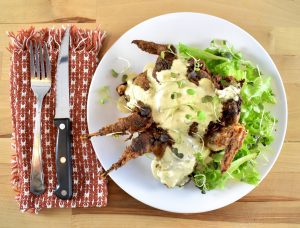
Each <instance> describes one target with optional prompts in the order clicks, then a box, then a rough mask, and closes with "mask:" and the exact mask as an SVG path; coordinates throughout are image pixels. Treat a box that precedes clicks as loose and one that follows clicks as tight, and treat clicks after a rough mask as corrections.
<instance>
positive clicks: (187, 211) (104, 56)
mask: <svg viewBox="0 0 300 228" xmlns="http://www.w3.org/2000/svg"><path fill="white" fill-rule="evenodd" d="M179 14H198V15H199V14H200V15H203V16H207V17H211V18H213V19H216V20H220V21H223V22H225V23H228V24H230V25H231V26H233V27H235V28H237V29H238V30H240V32H242V33H244V35H246V36H247V37H248V38H250V39H251V40H253V41H254V42H255V43H256V45H258V46H259V47H260V48H261V50H262V51H263V52H264V53H265V55H266V57H267V58H268V60H269V61H270V62H271V63H272V65H273V66H272V67H274V70H275V71H276V73H277V74H278V75H279V85H280V87H281V88H282V90H281V92H282V95H283V98H284V101H283V105H284V107H283V108H284V110H285V111H286V112H285V113H284V114H285V118H284V120H283V126H284V129H283V135H282V138H281V139H280V142H279V143H278V145H279V146H278V151H277V152H276V151H274V156H273V157H274V159H273V161H272V162H271V163H269V164H270V165H269V168H268V169H267V170H266V172H265V173H264V174H263V175H262V174H261V178H260V181H259V183H258V184H257V185H251V188H250V190H249V191H246V192H245V193H242V194H241V195H239V197H238V198H236V199H233V200H229V201H227V202H226V204H224V205H222V206H218V207H214V209H211V210H203V211H201V210H182V211H178V210H169V209H164V208H161V207H158V206H154V205H150V204H148V203H147V202H145V200H144V199H143V198H141V197H139V196H135V195H133V194H131V193H130V192H128V191H127V190H125V189H124V188H123V187H122V186H120V184H119V183H118V182H117V181H115V179H114V178H113V177H112V176H110V178H111V179H112V180H113V181H114V182H115V183H116V184H117V185H118V186H119V187H120V188H121V189H122V190H123V191H125V192H126V193H127V194H128V195H130V196H131V197H133V198H135V199H137V200H138V201H140V202H142V203H144V204H146V205H148V206H150V207H153V208H156V209H159V210H162V211H167V212H172V213H203V212H207V211H214V210H217V209H220V208H223V207H226V206H228V205H230V204H232V203H234V202H236V201H238V200H239V199H241V198H242V197H244V196H245V195H247V194H249V193H250V192H251V191H253V190H254V189H255V188H256V187H257V186H258V185H259V184H260V183H261V182H262V181H263V180H264V179H265V177H266V176H267V175H268V174H269V172H270V170H271V169H272V168H273V166H274V164H275V162H276V161H277V159H278V157H279V154H280V153H281V150H282V147H283V144H284V140H285V137H286V131H287V124H288V103H287V97H286V92H285V87H284V84H283V80H282V77H281V74H280V72H279V70H278V68H277V66H276V64H275V63H274V61H273V59H272V58H271V56H270V55H269V53H268V52H267V51H266V50H265V48H264V47H263V46H262V45H261V44H260V43H259V42H258V41H257V40H256V39H255V38H254V37H253V36H252V35H251V34H250V33H248V32H247V31H245V30H244V29H243V28H241V27H239V26H238V25H236V24H234V23H232V22H230V21H228V20H226V19H224V18H221V17H218V16H214V15H210V14H206V13H199V12H192V11H180V12H172V13H167V14H161V15H158V16H155V17H151V18H148V19H146V20H144V21H142V22H140V23H138V24H136V25H134V26H133V27H131V28H130V29H128V30H127V31H126V32H124V33H123V34H121V35H120V37H119V38H118V39H117V40H116V41H115V42H114V43H113V44H112V45H111V46H110V47H109V49H108V50H106V52H105V53H104V55H103V57H102V58H101V60H100V62H99V64H98V66H97V68H96V70H95V73H94V75H93V77H92V81H91V84H90V88H89V93H88V99H87V124H88V130H90V127H89V126H90V124H89V123H90V120H89V119H90V118H89V116H90V112H91V111H89V110H91V109H90V108H89V101H90V100H91V96H92V95H91V93H90V91H91V86H92V85H93V81H94V80H95V78H96V77H94V76H95V75H96V74H97V72H98V71H99V69H100V65H101V63H102V62H103V61H104V60H105V59H106V58H107V53H108V52H109V50H110V49H112V48H114V46H115V45H116V44H117V43H118V41H119V40H120V39H121V38H122V37H123V36H125V35H126V34H128V33H129V32H130V31H131V30H134V29H135V28H136V27H138V26H141V25H142V24H144V23H147V22H149V21H152V20H157V19H159V18H161V17H167V16H171V15H179ZM94 84H95V83H94ZM91 143H92V146H93V149H94V144H93V139H91ZM94 152H95V154H96V157H97V159H98V161H99V162H100V163H101V160H100V158H99V156H98V153H96V150H95V149H94ZM275 152H276V153H275ZM101 166H102V165H101ZM102 168H103V167H102ZM103 169H104V168H103Z"/></svg>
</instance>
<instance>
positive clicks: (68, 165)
mask: <svg viewBox="0 0 300 228" xmlns="http://www.w3.org/2000/svg"><path fill="white" fill-rule="evenodd" d="M54 124H55V126H56V127H57V136H56V176H57V188H56V189H55V191H54V194H55V195H56V196H57V197H58V198H60V199H63V200H67V199H71V198H72V194H73V192H72V154H71V126H70V119H68V118H61V119H54Z"/></svg>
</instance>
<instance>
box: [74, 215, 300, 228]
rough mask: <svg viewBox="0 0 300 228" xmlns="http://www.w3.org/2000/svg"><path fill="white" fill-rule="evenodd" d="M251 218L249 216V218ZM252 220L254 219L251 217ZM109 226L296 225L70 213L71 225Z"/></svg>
mask: <svg viewBox="0 0 300 228" xmlns="http://www.w3.org/2000/svg"><path fill="white" fill-rule="evenodd" d="M250 219H251V218H250ZM250 219H249V220H250ZM253 220H254V219H253ZM99 226H103V227H111V228H114V227H115V228H120V227H122V228H132V227H143V228H153V227H155V228H163V227H186V228H194V227H207V228H210V227H223V228H226V227H228V228H234V227H237V228H240V227H264V228H265V227H272V228H273V227H275V228H276V227H298V225H296V224H287V223H285V224H284V223H279V224H274V223H263V224H261V223H257V222H256V221H253V223H241V222H237V221H232V222H227V221H226V222H224V221H207V220H205V218H203V219H202V220H195V219H188V220H187V219H178V218H176V219H175V218H166V217H157V216H141V215H138V216H137V215H103V214H98V215H92V214H80V215H77V214H76V215H72V227H80V228H86V227H99Z"/></svg>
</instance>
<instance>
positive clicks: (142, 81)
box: [133, 71, 150, 91]
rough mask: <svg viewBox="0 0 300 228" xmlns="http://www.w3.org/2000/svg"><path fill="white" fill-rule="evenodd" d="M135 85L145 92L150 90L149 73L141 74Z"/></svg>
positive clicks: (136, 78)
mask: <svg viewBox="0 0 300 228" xmlns="http://www.w3.org/2000/svg"><path fill="white" fill-rule="evenodd" d="M133 84H135V85H137V86H139V87H141V88H142V89H143V90H145V91H147V90H148V89H150V81H149V80H148V78H147V71H145V72H143V73H141V74H139V75H138V76H136V77H135V78H134V79H133Z"/></svg>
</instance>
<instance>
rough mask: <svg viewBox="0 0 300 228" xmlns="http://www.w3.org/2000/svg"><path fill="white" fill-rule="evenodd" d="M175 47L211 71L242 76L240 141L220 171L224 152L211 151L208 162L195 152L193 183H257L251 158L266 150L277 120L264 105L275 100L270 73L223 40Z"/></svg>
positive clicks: (218, 185)
mask: <svg viewBox="0 0 300 228" xmlns="http://www.w3.org/2000/svg"><path fill="white" fill-rule="evenodd" d="M178 50H179V55H180V56H181V57H183V58H191V57H192V58H195V59H201V60H204V61H205V63H206V65H207V67H208V68H209V70H210V71H211V72H212V73H213V75H220V76H222V77H226V76H233V77H235V78H236V79H237V80H244V84H243V87H242V89H241V94H240V95H241V98H242V101H243V102H242V106H241V118H240V122H241V123H242V124H244V126H245V127H246V129H247V132H248V134H247V136H246V138H245V140H244V143H243V145H242V147H241V149H240V150H239V151H238V153H237V155H236V156H235V158H234V161H233V162H232V164H231V166H230V168H229V169H228V170H227V172H225V173H224V174H222V173H221V171H220V165H221V160H222V157H223V154H224V152H220V153H216V154H213V155H212V156H211V158H212V159H211V160H210V161H209V162H208V163H206V162H205V161H204V160H203V159H202V158H201V154H200V153H199V154H197V155H196V160H197V168H196V170H195V172H194V173H193V181H194V183H195V185H196V186H198V187H199V188H200V189H201V190H202V193H205V191H206V190H211V189H215V188H223V187H224V186H225V185H226V183H227V181H228V180H230V179H235V180H238V181H242V182H246V183H249V184H257V183H258V182H259V179H260V175H259V172H258V171H257V168H256V162H255V158H256V157H257V156H258V155H259V154H260V153H264V152H265V151H267V150H268V146H269V145H270V144H271V143H272V141H273V139H274V136H273V130H274V127H275V124H276V122H277V120H276V119H275V117H274V116H273V115H272V113H271V112H270V111H268V110H267V109H266V105H267V104H275V103H276V99H275V96H274V93H273V91H272V88H271V77H268V76H266V75H263V74H262V72H260V70H259V68H258V67H257V66H255V65H254V64H253V63H251V62H250V61H248V60H246V59H244V57H243V55H242V53H241V52H239V51H236V50H235V49H234V48H233V47H232V46H231V47H230V46H229V45H228V43H227V42H226V41H223V40H213V41H212V42H211V45H210V47H208V48H206V49H205V50H200V49H197V48H194V47H189V46H187V45H185V44H179V45H178Z"/></svg>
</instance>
